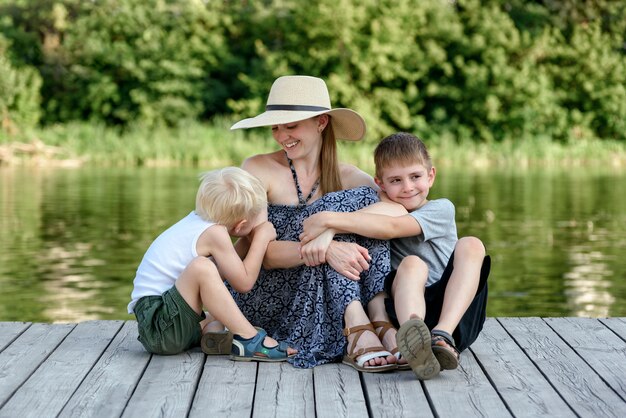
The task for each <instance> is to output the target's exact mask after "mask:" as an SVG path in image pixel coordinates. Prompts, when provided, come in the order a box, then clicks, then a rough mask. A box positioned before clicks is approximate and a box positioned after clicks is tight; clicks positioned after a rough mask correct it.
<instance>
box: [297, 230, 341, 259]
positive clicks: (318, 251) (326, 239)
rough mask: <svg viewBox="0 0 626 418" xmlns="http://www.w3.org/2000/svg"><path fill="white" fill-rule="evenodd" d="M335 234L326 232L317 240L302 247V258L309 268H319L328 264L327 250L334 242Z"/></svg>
mask: <svg viewBox="0 0 626 418" xmlns="http://www.w3.org/2000/svg"><path fill="white" fill-rule="evenodd" d="M334 236H335V234H334V233H333V232H332V231H330V230H329V231H326V232H325V233H323V234H321V235H320V236H318V237H317V238H315V239H314V240H312V241H309V242H308V243H306V244H304V245H302V246H301V247H300V257H302V259H303V260H304V264H306V265H307V266H318V265H320V264H324V263H325V262H326V250H327V249H328V246H329V245H330V243H331V242H332V240H333V238H334Z"/></svg>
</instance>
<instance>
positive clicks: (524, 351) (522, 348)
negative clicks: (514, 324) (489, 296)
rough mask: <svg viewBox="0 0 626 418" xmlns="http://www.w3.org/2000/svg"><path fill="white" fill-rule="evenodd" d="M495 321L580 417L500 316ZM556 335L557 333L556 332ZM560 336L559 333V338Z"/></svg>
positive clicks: (576, 413)
mask: <svg viewBox="0 0 626 418" xmlns="http://www.w3.org/2000/svg"><path fill="white" fill-rule="evenodd" d="M540 319H541V320H542V321H543V322H545V321H544V320H543V318H540ZM496 321H498V323H499V324H500V326H501V327H502V328H503V329H504V332H506V333H507V334H508V335H509V337H511V340H513V342H515V344H517V346H518V347H519V348H520V350H522V353H524V355H525V356H526V357H527V358H528V360H529V361H530V362H531V363H532V364H533V366H535V368H536V369H537V371H539V373H540V374H541V375H542V376H543V378H544V379H545V380H546V382H548V384H549V385H550V386H551V387H552V389H554V392H555V393H556V394H557V395H559V397H560V398H561V399H562V400H563V402H565V405H567V407H568V408H569V409H570V410H571V411H572V413H573V414H574V415H576V416H577V417H580V415H579V414H578V412H576V411H575V410H574V408H573V407H572V405H570V403H569V402H567V400H566V399H565V397H564V396H563V394H562V393H561V392H560V391H559V390H558V389H557V388H556V386H555V385H554V383H552V381H551V380H550V379H549V378H548V375H547V374H545V373H544V372H543V370H541V367H539V366H538V365H537V363H536V362H535V361H534V360H533V359H532V357H531V356H530V355H528V352H527V351H526V350H525V349H524V347H522V346H521V345H520V343H519V341H517V340H516V339H515V337H514V336H513V334H511V333H510V332H509V330H508V329H507V328H506V326H504V324H503V323H502V322H501V321H500V318H496ZM557 335H558V334H557ZM560 337H561V336H560V335H559V338H560Z"/></svg>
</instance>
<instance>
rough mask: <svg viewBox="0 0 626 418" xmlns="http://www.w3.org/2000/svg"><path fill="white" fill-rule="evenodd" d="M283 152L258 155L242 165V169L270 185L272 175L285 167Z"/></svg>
mask: <svg viewBox="0 0 626 418" xmlns="http://www.w3.org/2000/svg"><path fill="white" fill-rule="evenodd" d="M281 155H282V152H280V151H278V152H271V153H269V154H257V155H253V156H252V157H248V158H246V159H245V160H244V161H243V163H242V164H241V168H243V169H244V170H246V171H248V172H249V173H252V174H254V175H255V176H257V177H258V178H260V179H261V181H262V182H263V183H264V184H265V186H266V188H267V185H268V184H269V183H270V178H271V175H272V173H276V171H277V170H280V168H281V167H282V166H284V162H283V160H284V157H283V158H280V156H281Z"/></svg>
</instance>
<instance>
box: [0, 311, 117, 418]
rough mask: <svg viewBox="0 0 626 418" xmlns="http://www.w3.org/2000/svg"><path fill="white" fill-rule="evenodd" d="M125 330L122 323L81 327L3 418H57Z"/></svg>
mask: <svg viewBox="0 0 626 418" xmlns="http://www.w3.org/2000/svg"><path fill="white" fill-rule="evenodd" d="M121 326H122V321H89V322H81V323H79V324H78V325H77V326H76V327H74V329H73V330H72V332H70V333H69V334H68V335H67V337H66V338H65V340H63V342H62V343H61V344H60V345H59V346H58V347H57V348H56V350H55V351H54V352H53V353H52V354H50V356H49V357H48V358H47V359H46V361H45V362H43V364H41V366H40V367H39V368H38V369H37V370H36V371H35V372H34V373H33V374H32V375H31V377H30V378H29V379H28V380H27V381H26V382H25V383H24V385H22V386H21V387H20V388H19V389H18V390H17V392H16V393H15V394H14V395H13V397H12V398H11V399H9V401H8V402H7V403H6V404H5V405H4V407H3V409H2V411H1V414H2V416H13V417H17V416H19V417H31V416H32V417H42V416H56V415H57V414H58V413H59V412H60V411H61V409H62V408H63V406H64V405H65V404H66V402H67V400H68V399H69V398H70V397H71V396H72V394H73V393H74V391H75V390H76V388H77V387H78V386H79V385H80V383H81V382H82V380H83V379H84V377H85V376H86V375H87V373H89V371H90V370H91V368H92V367H93V365H94V364H95V363H96V361H97V360H98V359H99V358H100V356H101V355H102V353H103V352H104V350H105V349H106V347H107V345H108V344H109V343H110V342H111V339H112V338H113V337H114V336H115V334H116V333H117V331H118V330H119V329H120V327H121ZM54 327H56V326H54Z"/></svg>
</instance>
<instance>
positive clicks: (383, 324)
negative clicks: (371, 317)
mask: <svg viewBox="0 0 626 418" xmlns="http://www.w3.org/2000/svg"><path fill="white" fill-rule="evenodd" d="M372 326H373V327H374V329H376V328H381V330H380V331H378V332H377V333H376V335H378V339H379V340H380V342H381V343H382V341H383V338H385V334H387V331H389V330H390V329H394V330H395V327H394V326H393V324H392V323H391V322H388V321H374V322H372ZM396 331H397V330H396ZM390 352H391V354H393V355H394V356H395V357H396V358H397V359H398V360H400V359H401V358H402V353H400V351H399V350H398V346H397V345H396V348H394V349H393V350H391V351H390ZM396 364H397V368H398V370H411V366H410V365H409V363H404V364H398V363H396Z"/></svg>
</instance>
